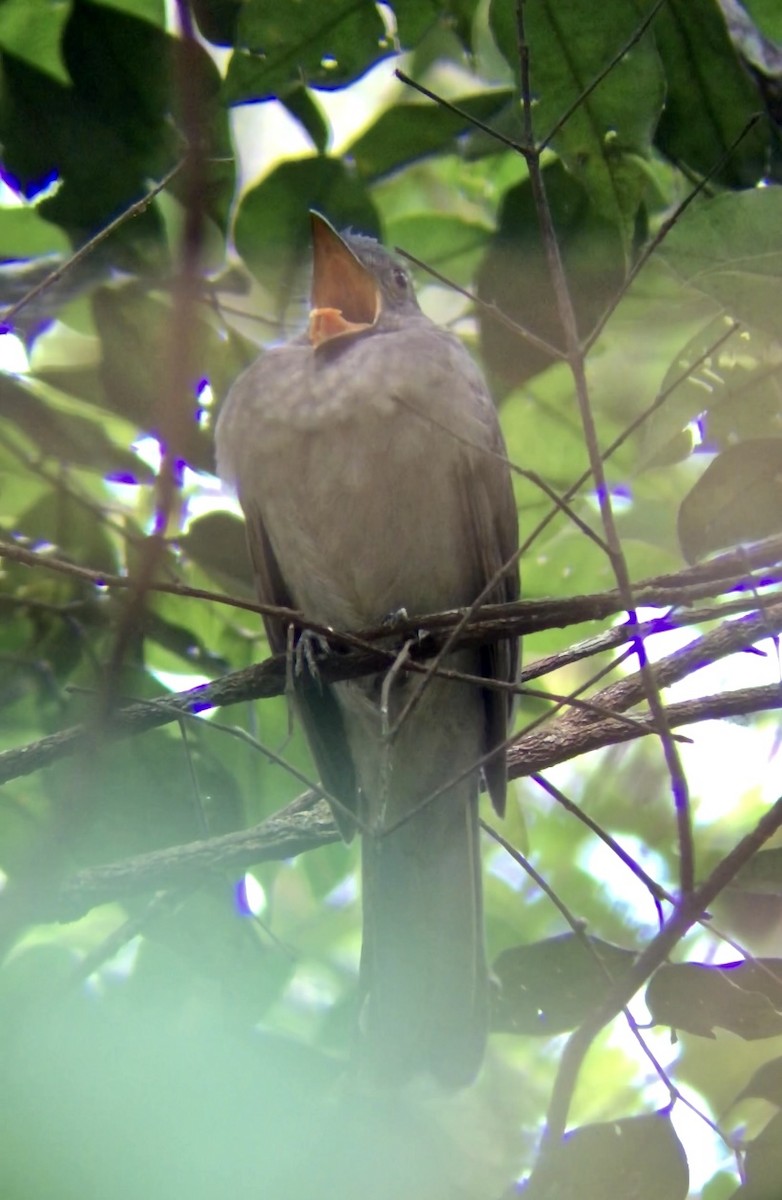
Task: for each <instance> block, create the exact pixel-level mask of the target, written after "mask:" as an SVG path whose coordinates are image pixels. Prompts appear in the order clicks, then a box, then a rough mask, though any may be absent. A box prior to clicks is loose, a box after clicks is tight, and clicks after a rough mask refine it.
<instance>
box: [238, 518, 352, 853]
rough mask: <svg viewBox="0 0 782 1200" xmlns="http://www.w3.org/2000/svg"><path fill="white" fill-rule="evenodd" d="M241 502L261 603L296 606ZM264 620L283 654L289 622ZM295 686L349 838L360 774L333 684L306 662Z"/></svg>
mask: <svg viewBox="0 0 782 1200" xmlns="http://www.w3.org/2000/svg"><path fill="white" fill-rule="evenodd" d="M242 505H243V508H244V510H245V514H246V522H247V542H248V546H249V549H250V559H251V561H252V565H253V571H254V573H255V586H256V590H257V593H258V599H259V600H260V601H261V603H262V604H277V605H280V606H282V607H285V608H295V605H294V604H293V603H292V600H291V597H290V593H289V592H288V588H287V586H286V584H285V580H284V579H283V577H282V572H281V571H280V568H279V564H278V562H277V557H276V555H275V553H274V550H273V548H272V545H271V542H270V541H269V537H268V534H267V533H266V528H265V526H264V523H263V519H262V517H261V514H260V512H259V511H258V508H257V506H256V505H254V504H253V503H252V502H251V501H249V500H243V501H242ZM263 622H264V625H265V627H266V636H267V637H268V639H269V646H270V647H271V650H272V653H273V654H284V653H285V652H286V649H287V645H288V636H287V627H286V624H285V622H284V621H281V620H280V619H279V618H276V617H269V616H265V617H264V618H263ZM297 636H298V634H297ZM294 690H295V699H296V709H297V711H298V713H299V716H300V717H301V720H302V723H303V725H304V729H305V732H306V734H307V740H308V742H309V744H310V749H311V750H312V754H313V757H314V759H315V763H316V765H317V768H318V771H319V772H320V781H321V783H322V785H323V787H324V788H325V789H326V791H327V792H328V793H329V795H330V796H332V797H334V798H335V799H336V800H338V801H339V805H332V811H333V813H334V819H335V821H336V823H337V826H338V827H339V830H340V833H341V834H342V836H343V837H344V838H345V840H346V841H350V839H351V838H352V837H353V834H354V833H355V822H354V821H352V820H351V819H350V813H354V812H355V811H356V805H357V797H356V778H355V772H354V769H353V761H352V758H351V755H350V750H349V748H348V742H347V738H346V735H345V728H344V723H343V720H342V713H341V711H340V708H339V705H338V703H337V700H336V698H335V696H334V693H333V691H332V689H331V688H330V687H328V686H327V685H325V684H323V683H322V682H321V681H320V680H319V679H316V678H313V676H312V673H311V671H310V670H309V669H307V668H305V669H304V670H303V671H302V673H301V674H300V675H297V677H296V679H295V684H294Z"/></svg>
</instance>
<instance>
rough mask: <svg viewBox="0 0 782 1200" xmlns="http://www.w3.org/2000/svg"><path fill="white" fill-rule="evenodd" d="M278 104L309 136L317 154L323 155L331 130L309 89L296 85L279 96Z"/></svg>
mask: <svg viewBox="0 0 782 1200" xmlns="http://www.w3.org/2000/svg"><path fill="white" fill-rule="evenodd" d="M280 103H281V104H282V105H284V107H285V108H286V109H287V110H288V112H289V113H290V115H291V116H292V117H293V119H294V120H295V121H298V122H299V124H300V125H301V127H302V129H303V130H304V131H305V133H306V134H307V135H308V136H309V138H310V139H311V141H312V144H313V146H314V147H315V149H316V150H317V151H318V153H319V154H325V153H326V149H327V148H328V144H329V139H330V138H331V128H330V126H329V123H328V120H327V118H326V116H325V114H324V112H323V109H322V108H321V107H320V105H319V104H318V102H317V100H316V99H315V97H314V96H313V94H312V92H311V91H310V90H309V88H305V87H302V85H301V84H298V85H296V86H294V87H292V88H289V90H288V91H287V92H284V93H283V94H282V95H281V96H280Z"/></svg>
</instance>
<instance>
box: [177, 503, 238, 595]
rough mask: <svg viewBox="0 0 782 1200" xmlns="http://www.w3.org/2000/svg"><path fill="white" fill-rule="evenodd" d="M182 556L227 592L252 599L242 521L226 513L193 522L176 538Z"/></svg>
mask: <svg viewBox="0 0 782 1200" xmlns="http://www.w3.org/2000/svg"><path fill="white" fill-rule="evenodd" d="M179 544H180V546H181V547H182V549H183V550H184V552H185V554H187V556H188V557H189V558H191V559H192V560H193V562H196V563H198V565H199V567H201V568H202V569H203V570H204V571H206V572H207V574H209V575H211V576H212V578H213V579H216V580H217V582H218V583H219V584H220V585H221V586H222V587H224V588H225V589H226V590H227V591H228V592H230V593H232V594H235V593H237V592H238V593H240V594H241V595H242V596H253V597H254V596H255V581H254V579H253V574H252V571H251V569H250V558H249V555H248V552H247V539H246V536H245V532H244V522H243V521H240V520H239V519H238V517H234V516H231V514H230V513H226V512H213V513H208V514H207V515H206V516H205V517H200V518H199V520H197V521H193V522H192V524H190V525H189V526H188V530H187V533H186V535H185V536H184V537H181V538H180V539H179Z"/></svg>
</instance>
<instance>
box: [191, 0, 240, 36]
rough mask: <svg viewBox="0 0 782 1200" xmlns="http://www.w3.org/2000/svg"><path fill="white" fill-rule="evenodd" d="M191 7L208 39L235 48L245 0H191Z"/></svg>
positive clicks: (199, 26)
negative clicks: (240, 15)
mask: <svg viewBox="0 0 782 1200" xmlns="http://www.w3.org/2000/svg"><path fill="white" fill-rule="evenodd" d="M190 7H191V8H192V10H193V16H194V17H195V19H196V21H197V23H198V28H199V29H200V31H201V33H202V34H203V35H204V37H205V38H206V40H207V41H209V42H213V43H214V45H216V46H230V47H232V48H233V44H234V41H235V40H236V30H237V26H238V24H239V14H240V13H241V11H242V8H243V7H244V0H191V3H190Z"/></svg>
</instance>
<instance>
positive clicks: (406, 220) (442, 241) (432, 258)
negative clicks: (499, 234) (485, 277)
mask: <svg viewBox="0 0 782 1200" xmlns="http://www.w3.org/2000/svg"><path fill="white" fill-rule="evenodd" d="M488 239H489V231H488V230H487V229H486V228H485V227H484V226H483V225H476V224H474V223H473V222H472V221H465V220H463V219H462V218H460V217H456V216H450V215H446V214H440V213H431V214H428V213H427V214H424V213H421V214H417V215H415V216H409V217H400V218H399V219H398V220H396V221H392V222H389V226H388V241H389V244H392V245H394V246H398V247H399V248H400V249H402V250H407V251H408V252H409V253H410V254H414V255H415V256H416V258H420V259H422V260H423V261H424V262H426V263H427V265H429V266H431V267H435V268H436V269H437V270H438V271H442V273H443V274H444V275H446V276H447V277H448V278H449V279H452V280H453V281H454V282H455V283H459V284H462V285H463V286H466V285H467V284H469V283H470V282H471V281H472V278H473V275H474V273H475V268H476V267H477V265H478V262H479V261H480V258H481V255H482V253H483V251H484V250H485V249H486V245H487V243H488ZM426 278H427V277H426V276H425V275H424V276H423V279H424V280H426Z"/></svg>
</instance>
